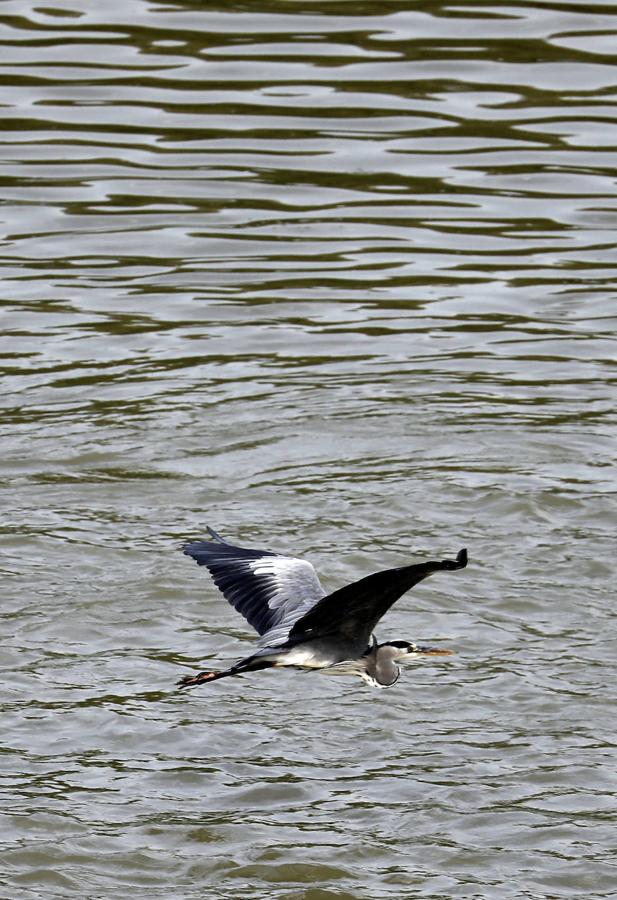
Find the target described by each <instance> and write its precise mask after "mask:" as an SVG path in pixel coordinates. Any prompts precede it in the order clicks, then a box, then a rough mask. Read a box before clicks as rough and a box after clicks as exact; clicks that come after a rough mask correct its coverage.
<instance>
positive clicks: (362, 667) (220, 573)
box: [178, 528, 467, 688]
mask: <svg viewBox="0 0 617 900" xmlns="http://www.w3.org/2000/svg"><path fill="white" fill-rule="evenodd" d="M208 533H209V535H210V537H211V538H212V540H211V541H194V542H193V543H190V544H186V545H185V546H184V547H183V548H182V549H183V551H184V553H185V554H186V555H187V556H191V557H192V558H193V559H194V560H195V561H196V562H197V563H198V564H199V565H200V566H206V568H207V569H208V571H209V572H210V575H211V576H212V579H213V581H214V583H215V585H216V586H217V587H218V588H219V590H220V591H222V593H223V596H224V597H225V598H226V599H227V600H228V601H229V603H231V605H232V606H233V607H234V608H235V609H237V610H238V612H239V613H240V614H241V615H243V616H244V618H245V619H246V620H247V622H248V623H249V625H252V626H253V628H254V629H255V631H257V633H258V634H259V636H260V637H259V640H258V642H257V644H258V646H259V647H260V649H259V650H257V652H256V653H253V654H252V655H251V656H247V657H246V658H245V659H241V660H240V661H239V662H237V663H236V664H235V665H233V666H231V668H229V669H225V670H224V671H222V672H199V673H198V674H197V675H186V676H185V677H184V678H181V679H180V681H179V682H178V685H179V686H180V687H183V688H185V687H193V686H195V685H197V684H204V683H205V682H209V681H216V680H217V679H218V678H227V677H229V676H230V675H241V674H242V673H243V672H254V671H256V670H257V669H269V668H271V667H273V666H277V667H280V666H295V667H297V668H301V669H318V670H320V671H322V672H325V673H326V674H328V675H359V676H360V678H362V680H363V681H365V682H366V683H367V684H370V685H371V686H372V687H380V688H384V687H391V686H392V685H393V684H395V683H396V682H397V681H398V678H399V675H400V674H401V670H400V668H399V667H398V665H397V664H396V661H397V660H401V659H406V658H410V657H416V656H432V655H438V654H439V655H449V654H450V653H451V651H450V650H445V649H442V648H439V647H423V646H418V645H417V644H414V643H412V642H411V641H387V642H386V643H384V644H379V643H378V642H377V639H376V638H375V635H374V634H373V629H374V628H375V625H376V624H377V622H379V620H380V619H381V617H382V616H383V615H385V613H386V612H387V611H388V610H389V609H390V607H391V606H392V604H393V603H395V602H396V601H397V600H398V599H399V597H402V596H403V594H404V593H406V592H407V591H408V590H409V589H410V588H412V587H413V586H414V585H415V584H417V583H418V582H419V581H422V579H424V578H426V577H427V576H428V575H432V574H433V572H439V571H441V570H442V569H463V568H464V567H465V566H466V565H467V551H466V550H460V551H459V553H458V555H457V557H456V559H455V560H454V559H444V560H433V561H429V562H423V563H419V564H418V565H415V566H401V567H400V568H397V569H386V570H385V571H382V572H376V573H375V574H374V575H368V576H367V577H366V578H362V579H360V581H355V582H353V583H352V584H348V585H346V586H345V587H343V588H340V589H339V590H338V591H334V593H333V594H326V592H325V591H324V589H323V588H322V586H321V584H320V583H319V579H318V577H317V574H316V572H315V569H314V568H313V566H312V565H311V564H310V563H309V562H307V561H306V560H303V559H296V558H294V557H291V556H281V555H280V554H279V553H273V552H272V551H270V550H250V549H248V548H245V547H235V546H234V545H233V544H229V543H228V542H227V541H225V540H223V538H222V537H220V536H219V535H218V534H217V533H216V532H215V531H213V530H212V528H208Z"/></svg>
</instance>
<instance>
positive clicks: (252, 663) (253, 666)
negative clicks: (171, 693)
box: [176, 656, 276, 688]
mask: <svg viewBox="0 0 617 900" xmlns="http://www.w3.org/2000/svg"><path fill="white" fill-rule="evenodd" d="M274 665H276V663H274V662H272V661H271V660H269V659H263V657H262V658H260V657H259V656H248V657H247V658H246V659H241V660H240V662H238V663H236V664H235V666H232V667H231V668H230V669H224V670H223V671H222V672H198V673H197V675H185V676H184V677H183V678H181V679H180V680H179V681H177V682H176V684H177V685H178V687H179V688H187V687H196V686H197V685H198V684H205V683H206V681H217V680H218V679H219V678H228V677H229V676H230V675H242V673H243V672H255V671H256V670H257V669H270V668H271V667H272V666H274Z"/></svg>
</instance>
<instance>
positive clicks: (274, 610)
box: [182, 528, 325, 644]
mask: <svg viewBox="0 0 617 900" xmlns="http://www.w3.org/2000/svg"><path fill="white" fill-rule="evenodd" d="M208 532H209V533H210V536H211V537H212V538H214V540H213V541H194V542H193V543H191V544H186V545H185V546H184V547H183V548H182V549H183V552H184V553H186V555H187V556H191V557H192V558H193V559H194V560H195V561H196V562H197V563H199V565H200V566H206V568H207V569H208V571H209V572H210V574H211V576H212V580H213V581H214V583H215V585H216V586H217V587H218V588H219V590H220V591H221V592H222V593H223V596H224V597H225V599H226V600H228V601H229V603H231V605H232V606H233V607H234V609H237V610H238V612H239V613H240V614H241V615H243V616H244V618H245V619H246V620H247V622H248V623H249V625H252V626H253V628H254V629H255V631H257V633H258V634H260V635H262V639H261V640H260V642H259V643H260V644H277V643H281V642H282V641H284V640H285V639H286V638H287V635H288V633H289V629H290V628H291V626H292V625H293V623H294V622H295V621H296V619H297V618H298V617H299V616H302V615H303V614H304V613H306V612H308V610H309V609H310V608H311V607H312V606H314V604H315V603H317V601H318V600H320V599H321V598H322V597H323V596H324V595H325V591H324V589H323V588H322V586H321V584H320V583H319V579H318V578H317V574H316V572H315V569H314V568H313V566H312V565H311V564H310V563H309V562H306V560H303V559H295V558H294V557H291V556H280V555H279V554H278V553H273V552H272V551H270V550H249V549H248V548H245V547H234V546H233V544H228V543H227V541H224V540H223V539H222V538H221V537H219V535H218V534H217V533H216V532H215V531H213V530H212V529H211V528H208Z"/></svg>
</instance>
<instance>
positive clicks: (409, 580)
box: [289, 550, 467, 644]
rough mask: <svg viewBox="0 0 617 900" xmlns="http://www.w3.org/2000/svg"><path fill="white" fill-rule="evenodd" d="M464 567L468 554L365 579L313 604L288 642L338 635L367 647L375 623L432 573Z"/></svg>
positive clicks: (300, 619) (294, 626)
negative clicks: (360, 641)
mask: <svg viewBox="0 0 617 900" xmlns="http://www.w3.org/2000/svg"><path fill="white" fill-rule="evenodd" d="M466 565H467V551H466V550H460V551H459V553H458V555H457V557H456V559H455V560H454V559H444V560H432V561H430V562H424V563H419V564H418V565H415V566H402V567H401V568H398V569H386V570H384V571H383V572H376V573H375V574H373V575H368V576H367V577H366V578H362V579H360V581H355V582H353V584H348V585H346V586H345V587H343V588H340V590H338V591H335V592H334V593H333V594H328V596H327V597H323V598H322V599H321V600H320V601H319V602H318V603H316V604H314V606H313V607H312V608H311V609H309V610H308V611H307V612H306V613H305V614H304V615H303V616H301V617H300V618H298V619H297V620H296V622H295V623H294V625H293V627H292V628H291V630H290V632H289V640H290V641H293V642H298V643H299V642H302V641H305V640H309V639H310V638H315V637H325V636H330V635H334V634H337V633H338V634H341V635H343V636H345V637H346V638H353V639H358V638H360V637H361V638H362V639H363V640H366V643H367V644H368V642H369V640H370V636H371V634H372V632H373V629H374V628H375V626H376V625H377V622H379V620H380V619H381V617H382V616H384V615H385V614H386V613H387V611H388V610H389V609H390V607H391V606H392V605H393V604H394V603H396V601H397V600H398V599H399V597H402V596H403V594H405V593H406V592H407V591H408V590H410V588H412V587H413V586H414V585H415V584H418V582H419V581H422V580H423V579H424V578H427V577H428V576H429V575H432V574H433V572H439V571H442V570H444V569H464V568H465V566H466Z"/></svg>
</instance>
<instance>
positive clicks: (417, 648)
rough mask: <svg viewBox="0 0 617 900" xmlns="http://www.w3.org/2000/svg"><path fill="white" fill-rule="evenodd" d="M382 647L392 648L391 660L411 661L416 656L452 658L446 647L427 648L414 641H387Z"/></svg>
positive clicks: (450, 651)
mask: <svg viewBox="0 0 617 900" xmlns="http://www.w3.org/2000/svg"><path fill="white" fill-rule="evenodd" d="M381 647H390V648H391V650H390V654H389V655H390V656H391V659H409V658H410V657H414V656H452V650H446V648H445V647H425V646H423V645H420V644H414V643H413V641H387V643H385V644H381Z"/></svg>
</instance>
